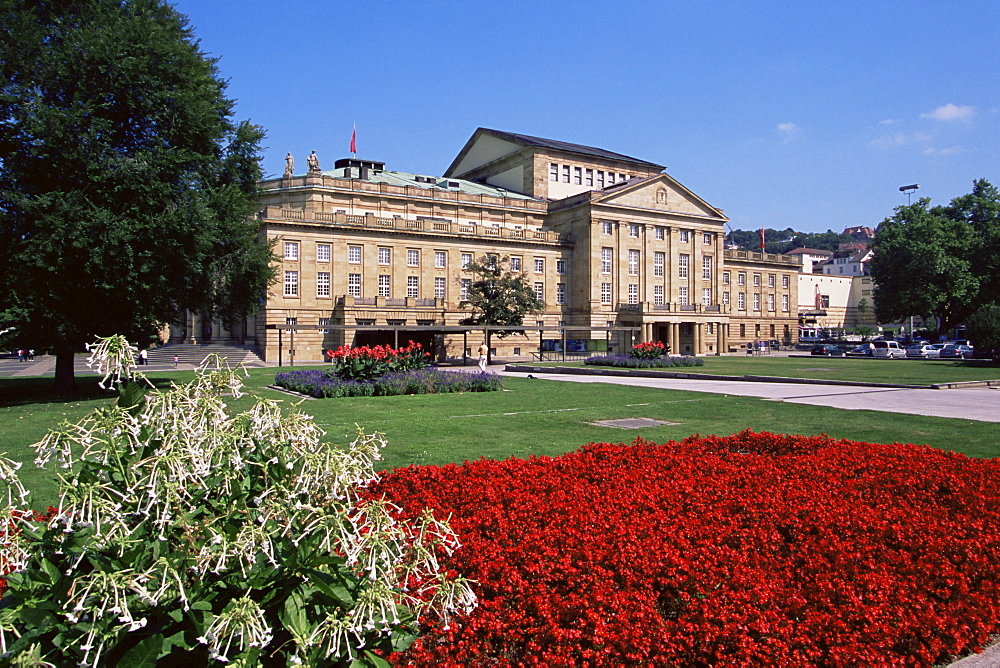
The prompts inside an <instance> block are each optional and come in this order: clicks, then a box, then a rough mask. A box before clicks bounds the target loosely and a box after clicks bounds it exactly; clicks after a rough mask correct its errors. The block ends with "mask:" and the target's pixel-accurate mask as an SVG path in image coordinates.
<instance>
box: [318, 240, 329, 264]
mask: <svg viewBox="0 0 1000 668" xmlns="http://www.w3.org/2000/svg"><path fill="white" fill-rule="evenodd" d="M316 261H317V262H329V261H330V244H316Z"/></svg>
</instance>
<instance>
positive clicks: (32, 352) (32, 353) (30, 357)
mask: <svg viewBox="0 0 1000 668" xmlns="http://www.w3.org/2000/svg"><path fill="white" fill-rule="evenodd" d="M28 361H29V362H34V361H35V349H34V348H28Z"/></svg>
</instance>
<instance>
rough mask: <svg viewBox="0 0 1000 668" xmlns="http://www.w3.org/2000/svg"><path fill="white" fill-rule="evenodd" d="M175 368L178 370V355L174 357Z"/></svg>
mask: <svg viewBox="0 0 1000 668" xmlns="http://www.w3.org/2000/svg"><path fill="white" fill-rule="evenodd" d="M174 368H175V369H176V368H177V355H174Z"/></svg>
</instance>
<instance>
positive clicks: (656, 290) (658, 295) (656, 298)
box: [653, 285, 663, 306]
mask: <svg viewBox="0 0 1000 668" xmlns="http://www.w3.org/2000/svg"><path fill="white" fill-rule="evenodd" d="M653 303H654V304H655V305H657V306H662V305H663V286H662V285H654V286H653Z"/></svg>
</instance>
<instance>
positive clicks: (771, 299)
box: [767, 295, 774, 311]
mask: <svg viewBox="0 0 1000 668" xmlns="http://www.w3.org/2000/svg"><path fill="white" fill-rule="evenodd" d="M767 310H768V311H773V310H774V295H768V296H767Z"/></svg>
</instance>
